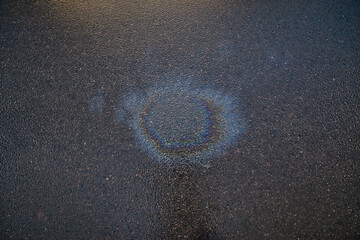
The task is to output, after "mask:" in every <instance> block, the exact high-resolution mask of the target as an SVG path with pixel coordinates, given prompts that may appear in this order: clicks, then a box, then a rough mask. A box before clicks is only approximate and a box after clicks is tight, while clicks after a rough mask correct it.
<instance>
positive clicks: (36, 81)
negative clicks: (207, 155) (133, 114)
mask: <svg viewBox="0 0 360 240" xmlns="http://www.w3.org/2000/svg"><path fill="white" fill-rule="evenodd" d="M0 6H1V37H0V39H1V84H0V90H1V95H0V96H1V98H0V99H1V112H0V113H1V119H0V123H1V124H0V134H1V135H0V136H1V139H0V140H1V145H0V147H1V148H0V158H1V159H0V177H1V178H0V180H1V181H0V200H1V201H0V203H1V205H0V220H1V222H0V239H359V237H360V219H359V217H360V191H359V185H360V182H359V177H360V175H359V171H360V167H359V160H360V159H359V156H360V149H359V146H360V140H359V125H360V114H359V112H360V110H359V105H360V104H359V103H360V97H359V92H360V91H359V90H360V89H359V85H360V84H359V77H360V75H359V66H360V64H359V62H360V61H359V60H360V59H359V58H360V57H359V56H360V55H359V50H360V43H359V36H360V14H359V12H360V4H359V2H358V1H355V0H354V1H351V0H349V1H340V0H339V1H335V0H334V1H328V0H326V1H325V0H324V1H323V0H319V1H305V0H299V1H275V0H274V1H225V2H224V1H217V2H215V1H130V0H129V1H115V0H110V1H102V0H99V1H98V0H89V1H80V0H76V1H66V0H64V1H35V0H34V1H2V3H1V4H0ZM189 76H190V77H191V78H192V79H193V84H194V85H196V86H197V87H204V88H210V89H213V90H215V91H219V92H223V93H224V94H229V95H231V96H233V97H234V98H235V99H237V102H236V103H235V105H237V107H238V109H239V110H240V111H241V116H242V118H243V121H244V123H246V131H245V132H244V134H242V135H241V136H240V137H238V138H237V139H236V140H235V141H233V142H232V145H231V146H230V148H229V149H227V151H226V152H225V153H224V154H222V155H221V156H220V157H216V158H214V159H212V160H211V161H209V162H208V163H206V164H195V165H191V164H190V165H185V166H180V167H176V168H169V167H167V166H164V165H159V164H158V163H157V162H156V161H154V159H152V158H151V157H150V156H149V155H148V154H147V153H146V152H144V150H143V149H142V148H141V146H140V145H139V143H138V142H137V139H136V137H135V136H134V132H133V130H132V129H131V127H130V125H129V122H130V120H129V117H130V116H129V113H128V112H127V111H126V108H125V107H124V106H123V105H122V104H123V102H124V101H123V99H124V97H126V96H128V95H129V94H130V95H131V94H132V93H137V94H141V93H142V92H146V90H147V89H148V88H150V87H152V86H155V85H156V84H158V83H159V82H160V83H162V82H163V84H167V79H172V78H177V79H178V80H179V79H180V80H179V81H182V80H181V79H184V81H185V79H187V78H188V77H189Z"/></svg>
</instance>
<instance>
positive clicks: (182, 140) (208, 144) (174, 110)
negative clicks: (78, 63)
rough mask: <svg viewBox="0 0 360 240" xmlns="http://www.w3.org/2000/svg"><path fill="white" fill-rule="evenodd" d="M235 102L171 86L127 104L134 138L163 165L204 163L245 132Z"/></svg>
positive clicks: (215, 94) (207, 91)
mask: <svg viewBox="0 0 360 240" xmlns="http://www.w3.org/2000/svg"><path fill="white" fill-rule="evenodd" d="M234 102H235V101H234V99H232V98H231V97H230V96H228V95H226V94H222V93H220V92H216V91H212V90H210V89H194V88H190V87H189V85H181V84H173V85H164V86H160V87H159V86H157V87H154V88H151V89H150V90H148V91H147V92H146V94H139V93H133V94H131V95H130V96H128V97H127V98H126V99H125V107H126V109H127V110H128V111H129V112H130V113H131V115H132V120H131V126H132V129H133V130H134V133H135V135H136V139H137V140H138V142H139V143H140V145H141V146H142V147H143V149H144V150H145V151H146V152H148V153H149V154H150V155H151V156H152V157H153V158H154V159H156V160H157V161H158V162H159V163H167V164H173V165H177V164H185V163H204V162H205V161H207V160H208V159H210V158H211V157H216V156H219V155H220V154H222V153H223V152H224V150H225V149H226V148H227V147H228V146H229V145H230V144H231V143H232V142H233V141H234V140H235V139H236V138H237V137H238V136H239V135H240V134H241V133H242V132H243V127H242V126H243V125H242V122H241V120H240V117H239V116H238V114H236V113H235V112H236V111H235V107H234V106H233V104H234Z"/></svg>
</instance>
